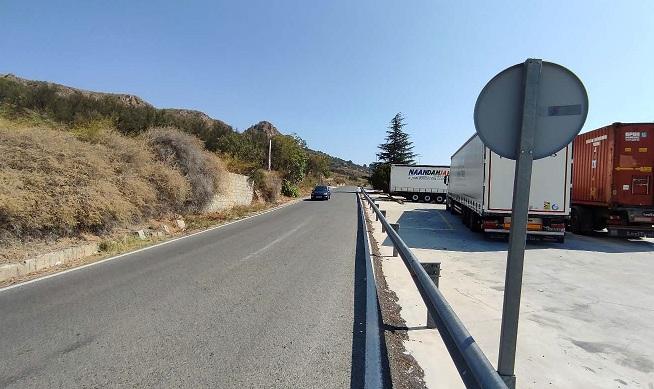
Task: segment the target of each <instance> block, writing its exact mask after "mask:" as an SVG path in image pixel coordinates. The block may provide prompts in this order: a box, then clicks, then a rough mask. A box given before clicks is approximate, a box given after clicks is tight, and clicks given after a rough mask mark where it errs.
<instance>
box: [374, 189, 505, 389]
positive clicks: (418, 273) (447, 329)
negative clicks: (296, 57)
mask: <svg viewBox="0 0 654 389" xmlns="http://www.w3.org/2000/svg"><path fill="white" fill-rule="evenodd" d="M361 193H362V194H363V196H364V198H365V199H366V200H367V201H368V203H369V204H370V207H371V208H372V210H373V211H374V212H375V214H377V217H378V218H379V221H380V222H381V224H382V226H383V227H384V229H385V231H386V234H388V237H389V238H390V240H391V242H393V246H394V247H395V249H396V250H397V251H398V253H399V254H400V257H401V258H402V260H403V261H404V264H405V265H406V267H407V269H408V270H409V272H410V273H411V276H412V277H413V280H414V282H415V284H416V287H417V288H418V291H419V292H420V295H421V296H422V299H423V301H424V302H425V305H426V306H427V311H428V312H429V314H430V316H431V317H432V318H433V319H434V321H435V323H436V328H438V331H439V332H440V334H441V336H442V337H443V340H444V342H445V345H446V346H447V348H448V351H449V353H450V356H451V357H452V360H453V361H454V363H455V365H456V367H457V369H458V370H459V375H460V376H461V379H462V380H463V383H464V384H465V385H466V387H468V388H497V389H507V386H506V384H505V383H504V381H503V380H502V378H501V377H500V375H499V374H498V373H497V371H495V368H494V367H493V365H491V363H490V362H489V361H488V358H486V355H484V353H483V352H482V351H481V349H480V348H479V345H477V343H476V342H475V340H474V338H473V337H472V336H471V335H470V333H469V332H468V330H467V329H466V328H465V327H464V325H463V323H462V322H461V320H460V319H459V318H458V316H457V315H456V314H455V313H454V310H453V309H452V307H451V306H450V304H449V303H448V302H447V301H446V300H445V297H444V296H443V294H442V293H441V292H440V291H439V290H438V288H437V287H436V285H434V282H433V281H432V280H431V278H430V277H429V275H428V274H427V272H426V271H425V269H424V268H423V267H422V265H421V264H420V261H419V260H418V258H416V257H415V255H413V253H412V252H411V249H409V247H408V246H407V245H406V243H404V241H402V238H400V235H399V234H398V233H397V232H396V231H395V230H394V229H393V228H392V227H391V225H390V223H388V221H387V220H386V218H385V217H384V215H383V214H382V212H381V211H380V210H379V208H378V207H377V206H376V205H375V204H374V202H373V200H372V198H370V196H369V195H368V193H366V191H365V189H363V188H361Z"/></svg>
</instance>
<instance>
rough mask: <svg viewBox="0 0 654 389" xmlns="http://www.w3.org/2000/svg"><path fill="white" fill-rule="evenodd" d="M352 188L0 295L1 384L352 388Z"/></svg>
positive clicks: (358, 296)
mask: <svg viewBox="0 0 654 389" xmlns="http://www.w3.org/2000/svg"><path fill="white" fill-rule="evenodd" d="M352 191H353V190H350V191H349V192H347V191H345V190H343V191H335V193H333V195H332V198H331V200H330V201H324V202H314V201H302V202H299V203H297V204H294V205H291V206H288V207H284V208H281V209H279V210H276V211H273V212H270V213H267V214H264V215H261V216H258V217H255V218H251V219H248V220H245V221H242V222H239V223H235V224H232V225H229V226H225V227H223V228H220V229H216V230H212V231H209V232H205V233H203V234H199V235H195V236H191V237H188V238H185V239H181V240H178V241H176V242H173V243H170V244H167V245H163V246H158V247H154V248H152V249H149V250H145V251H141V252H138V253H134V254H131V255H127V256H124V257H121V258H118V259H115V260H111V261H107V262H104V263H102V264H98V265H96V266H91V267H87V268H84V269H80V270H78V271H73V272H69V273H65V274H62V275H59V276H56V277H52V278H48V279H44V280H41V281H38V282H35V283H31V284H28V285H24V286H20V287H16V288H12V289H8V290H4V291H0V312H1V313H2V314H1V315H0V362H1V363H0V387H12V388H13V387H17V388H18V387H21V388H27V387H61V388H70V387H221V388H227V387H233V388H250V387H257V388H280V387H302V388H329V387H334V388H343V387H361V386H362V380H363V373H364V372H363V366H364V361H363V357H364V339H365V337H364V336H365V334H363V331H364V328H365V327H364V321H365V317H364V315H365V297H364V294H365V262H364V261H365V259H364V257H363V248H362V246H361V230H360V227H359V226H358V212H357V202H356V195H355V194H353V193H351V192H352Z"/></svg>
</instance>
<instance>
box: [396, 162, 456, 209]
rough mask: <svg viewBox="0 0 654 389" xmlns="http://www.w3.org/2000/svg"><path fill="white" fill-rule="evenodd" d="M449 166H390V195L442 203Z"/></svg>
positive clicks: (445, 191)
mask: <svg viewBox="0 0 654 389" xmlns="http://www.w3.org/2000/svg"><path fill="white" fill-rule="evenodd" d="M449 175H450V167H449V166H434V165H391V182H390V183H389V191H390V194H392V195H396V196H402V197H404V198H406V199H407V200H413V201H419V200H422V201H425V202H428V203H430V202H432V201H435V202H437V203H444V202H445V197H446V195H447V181H448V176H449Z"/></svg>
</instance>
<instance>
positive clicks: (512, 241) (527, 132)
mask: <svg viewBox="0 0 654 389" xmlns="http://www.w3.org/2000/svg"><path fill="white" fill-rule="evenodd" d="M541 68H542V61H541V60H538V59H528V60H527V61H526V62H525V63H524V72H523V74H524V101H523V110H522V126H521V131H520V143H519V150H518V158H517V159H516V165H515V180H514V183H513V211H512V213H511V231H510V232H511V234H510V237H509V252H508V255H507V263H506V278H505V282H504V305H503V309H502V329H501V332H500V350H499V359H498V364H497V371H498V373H499V374H500V376H501V377H502V379H503V380H504V382H506V384H507V386H508V387H509V388H512V389H513V388H515V374H514V367H515V352H516V343H517V337H518V319H519V316H520V294H521V291H522V270H523V265H524V258H525V245H526V240H527V222H528V217H529V190H530V187H531V168H532V163H533V159H534V156H533V150H534V138H535V134H536V114H537V105H538V90H539V87H540V76H541Z"/></svg>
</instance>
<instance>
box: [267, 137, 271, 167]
mask: <svg viewBox="0 0 654 389" xmlns="http://www.w3.org/2000/svg"><path fill="white" fill-rule="evenodd" d="M271 154H272V138H269V139H268V171H270V163H271V161H272V158H271Z"/></svg>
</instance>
